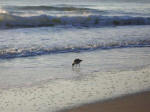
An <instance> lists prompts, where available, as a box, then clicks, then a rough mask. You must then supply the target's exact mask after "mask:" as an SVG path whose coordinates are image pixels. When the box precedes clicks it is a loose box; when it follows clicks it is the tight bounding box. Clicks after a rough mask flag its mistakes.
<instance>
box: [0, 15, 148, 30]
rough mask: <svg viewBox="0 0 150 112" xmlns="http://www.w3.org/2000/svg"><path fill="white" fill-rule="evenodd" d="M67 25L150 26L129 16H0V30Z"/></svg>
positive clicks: (142, 18)
mask: <svg viewBox="0 0 150 112" xmlns="http://www.w3.org/2000/svg"><path fill="white" fill-rule="evenodd" d="M56 25H69V26H81V27H100V26H110V25H150V18H149V17H129V16H119V17H118V16H112V17H110V16H99V15H95V16H62V17H57V16H48V15H41V16H31V17H20V16H14V15H10V14H1V15H0V28H16V27H22V28H24V27H41V26H43V27H44V26H56Z"/></svg>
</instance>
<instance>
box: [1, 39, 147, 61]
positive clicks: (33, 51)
mask: <svg viewBox="0 0 150 112" xmlns="http://www.w3.org/2000/svg"><path fill="white" fill-rule="evenodd" d="M126 47H150V40H136V41H131V40H130V41H121V42H109V43H95V44H94V43H92V44H89V43H87V44H85V45H65V44H64V45H63V46H54V47H50V48H47V47H31V48H4V49H1V50H0V59H8V58H17V57H29V56H38V55H45V54H55V53H68V52H82V51H87V50H88V51H92V50H96V49H114V48H126Z"/></svg>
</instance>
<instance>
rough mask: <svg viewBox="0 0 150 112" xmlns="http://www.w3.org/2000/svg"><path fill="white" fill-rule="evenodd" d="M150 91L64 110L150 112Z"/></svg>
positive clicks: (79, 111) (74, 111) (76, 111)
mask: <svg viewBox="0 0 150 112" xmlns="http://www.w3.org/2000/svg"><path fill="white" fill-rule="evenodd" d="M149 105H150V92H143V93H138V94H135V95H129V96H124V97H122V98H117V99H113V100H109V101H105V102H97V103H93V104H87V105H83V106H81V107H76V108H73V109H70V110H66V111H64V112H149V110H150V106H149Z"/></svg>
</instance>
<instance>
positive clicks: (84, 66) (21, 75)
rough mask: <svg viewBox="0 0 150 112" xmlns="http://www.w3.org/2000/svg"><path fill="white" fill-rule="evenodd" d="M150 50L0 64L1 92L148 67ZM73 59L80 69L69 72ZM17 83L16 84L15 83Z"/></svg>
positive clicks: (82, 54) (126, 50)
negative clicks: (101, 73) (77, 60)
mask: <svg viewBox="0 0 150 112" xmlns="http://www.w3.org/2000/svg"><path fill="white" fill-rule="evenodd" d="M148 52H150V49H149V47H145V48H122V49H111V50H96V51H90V52H80V53H61V54H55V55H53V54H52V55H43V56H37V57H28V58H16V59H10V60H0V63H1V65H0V71H1V78H0V85H1V88H12V87H21V86H30V85H33V84H38V83H42V82H47V81H49V80H55V79H74V78H78V77H81V76H86V75H90V74H92V73H94V72H105V71H118V72H119V71H128V70H136V69H141V68H143V67H145V66H148V65H150V54H149V53H148ZM75 58H81V59H82V60H83V62H81V66H80V67H77V68H76V67H74V68H72V66H71V64H72V61H73V60H74V59H75ZM18 79H19V80H18Z"/></svg>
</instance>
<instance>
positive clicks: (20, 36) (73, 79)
mask: <svg viewBox="0 0 150 112" xmlns="http://www.w3.org/2000/svg"><path fill="white" fill-rule="evenodd" d="M149 52H150V4H149V3H148V2H134V1H133V2H131V1H130V2H123V1H121V2H113V1H111V2H109V1H105V2H104V1H97V0H94V1H65V0H63V1H54V0H32V1H30V0H22V1H19V0H5V1H4V0H3V1H0V89H2V90H3V91H4V92H3V93H0V94H1V96H0V100H1V101H2V102H4V101H5V100H6V102H8V103H7V104H6V102H4V103H0V110H1V111H3V112H11V111H12V109H13V110H14V112H20V111H23V110H24V112H25V111H28V112H47V111H48V110H51V111H54V110H56V109H57V108H58V109H62V108H64V107H65V108H67V107H69V106H74V105H77V104H81V103H87V102H90V101H95V99H96V100H99V99H103V100H104V99H107V98H112V97H114V96H115V97H116V96H119V95H121V94H129V93H134V92H137V91H138V92H139V91H142V90H143V89H144V90H149V89H150V87H149V83H150V80H149V79H150V75H149V74H148V73H146V72H145V71H143V72H140V70H143V69H144V70H145V69H146V70H147V68H148V67H149V65H150V54H149ZM75 58H81V59H83V62H82V63H81V66H80V67H79V68H72V66H71V64H72V62H73V60H74V59H75ZM137 71H139V72H137ZM147 71H148V70H147ZM120 72H121V73H120ZM136 72H137V75H135V74H136ZM130 73H131V74H134V75H133V76H132V77H131V79H130V78H129V77H130ZM138 73H139V74H138ZM140 73H143V75H140ZM144 73H145V74H144ZM93 74H96V75H93ZM107 74H108V76H107ZM114 74H116V75H115V76H114ZM120 74H124V76H123V75H122V76H120ZM109 75H110V77H109ZM134 76H135V78H134ZM87 77H88V79H87ZM100 78H104V80H102V79H100ZM105 78H106V79H105ZM124 78H125V79H124ZM93 79H94V80H93ZM120 79H121V80H122V82H125V83H122V82H116V83H115V84H114V85H113V86H116V87H114V88H115V89H114V90H112V88H111V86H112V83H113V82H112V80H114V81H116V80H120ZM129 79H130V80H129ZM135 79H136V80H135ZM62 80H63V81H62ZM92 81H96V82H95V83H94V82H93V83H92ZM98 81H100V83H99V84H98ZM109 81H110V82H109ZM106 82H107V83H106ZM45 83H48V84H50V86H48V87H47V86H46V88H49V89H48V90H47V89H44V87H43V90H45V91H43V93H42V92H41V93H39V94H38V95H37V96H39V97H38V98H40V97H41V96H40V94H42V95H43V96H42V98H43V100H38V98H34V99H35V101H34V102H33V103H35V105H33V106H32V105H28V104H27V103H26V102H28V98H29V97H30V95H29V96H27V95H28V92H29V91H28V89H29V88H30V87H31V89H32V87H34V86H37V85H38V86H39V85H42V84H45ZM56 83H57V84H56ZM89 83H90V84H91V83H92V84H93V85H97V86H95V87H92V85H89ZM104 83H106V84H104ZM51 84H52V85H51ZM100 84H102V86H101V85H100ZM103 84H104V85H103ZM117 84H120V86H119V87H118V88H117ZM126 84H129V85H126ZM77 85H78V86H77ZM139 85H141V86H139ZM63 86H64V87H63ZM65 86H68V88H66V87H65ZM107 86H108V88H107ZM109 86H110V87H109ZM26 87H27V88H28V89H27V90H24V91H20V90H19V89H18V90H16V89H15V88H26ZM60 87H62V88H61V89H62V91H63V95H64V96H63V98H62V96H61V93H60V92H62V91H61V90H60V89H59V88H60ZM78 87H79V88H80V89H78ZM124 87H125V88H124ZM71 88H74V89H73V90H74V92H75V94H73V92H68V91H67V89H68V90H71ZM91 88H93V89H91ZM102 88H107V89H108V91H105V90H103V89H102ZM9 89H12V91H10V92H9ZM13 89H15V90H13ZM51 89H52V90H54V91H55V92H54V91H50V90H51ZM76 90H78V92H77V91H76ZM6 91H7V92H8V93H7V92H6ZM15 91H17V92H15ZM18 91H19V92H18ZM25 91H27V92H26V93H24V92H25ZM31 91H32V90H31ZM39 91H41V90H39ZM46 91H49V92H48V93H47V92H46ZM99 91H103V92H102V93H100V92H99ZM113 91H114V93H113ZM5 92H6V93H7V95H6V94H4V93H5ZM32 92H33V93H34V91H32ZM96 92H97V93H96ZM107 92H111V93H112V94H107ZM55 93H57V94H60V95H58V96H55V95H57V94H55ZM16 94H17V95H16ZM18 94H20V95H25V96H24V97H25V98H26V100H27V101H26V100H25V99H24V102H23V103H24V104H27V105H26V106H25V105H23V103H20V102H21V101H22V100H20V99H19V98H18ZM51 94H55V95H54V96H51ZM82 94H85V96H86V95H87V97H85V98H84V97H82V98H81V96H82ZM13 95H14V96H13ZM72 95H73V96H74V97H73V96H72ZM16 96H17V97H16ZM31 96H32V95H31ZM33 96H34V95H33ZM46 96H47V97H46ZM48 96H49V98H50V99H51V100H50V101H46V100H44V99H47V98H48ZM34 97H35V96H34ZM7 98H8V99H7ZM59 98H60V99H61V98H62V99H65V100H64V102H62V103H61V102H59V100H60V99H59ZM69 98H71V100H70V99H69ZM79 98H81V99H80V100H81V101H80V100H79ZM88 98H89V99H88ZM29 99H30V98H29ZM52 99H53V100H52ZM7 100H8V101H7ZM14 100H16V101H18V102H16V103H14V104H13V105H12V104H11V101H12V102H13V101H14ZM38 101H39V102H38ZM40 101H41V103H42V104H41V103H40ZM46 102H48V103H49V105H48V104H47V103H46ZM53 102H55V104H54V103H53ZM31 103H32V101H31ZM16 105H22V106H19V107H16ZM40 105H42V106H41V107H40ZM39 107H40V108H41V109H38V108H39ZM49 108H50V109H49ZM34 109H37V110H34Z"/></svg>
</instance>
